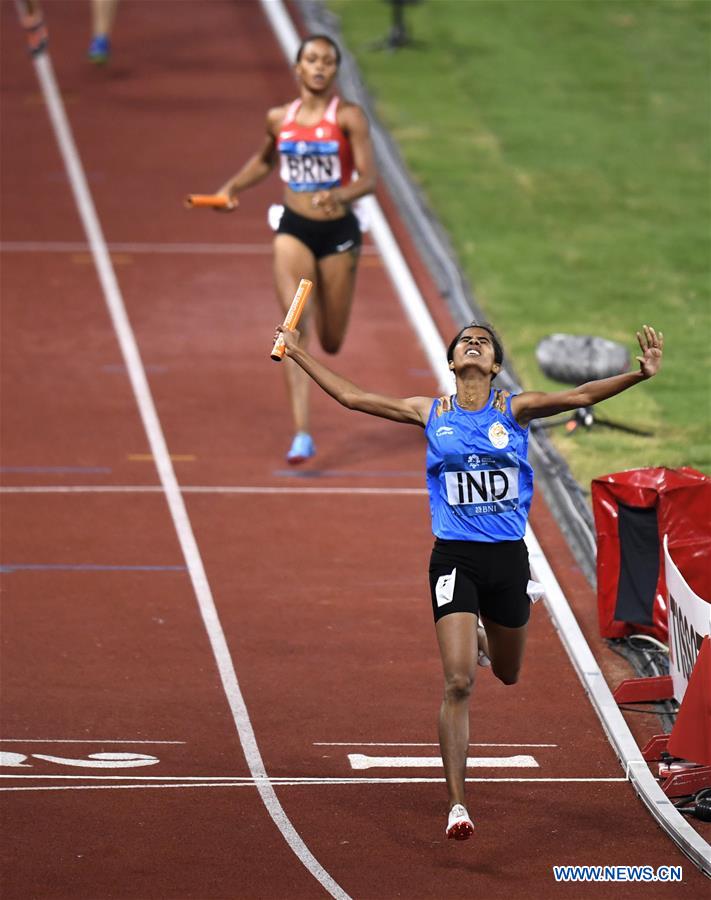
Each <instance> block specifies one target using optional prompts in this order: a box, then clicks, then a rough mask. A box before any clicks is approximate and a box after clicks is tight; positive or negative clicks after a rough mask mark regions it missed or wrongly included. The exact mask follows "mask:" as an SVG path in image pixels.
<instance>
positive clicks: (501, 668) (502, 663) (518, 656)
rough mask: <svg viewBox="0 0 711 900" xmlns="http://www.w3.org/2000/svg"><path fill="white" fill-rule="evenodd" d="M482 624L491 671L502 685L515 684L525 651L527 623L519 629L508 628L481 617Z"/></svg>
mask: <svg viewBox="0 0 711 900" xmlns="http://www.w3.org/2000/svg"><path fill="white" fill-rule="evenodd" d="M482 624H483V625H484V628H485V630H486V641H487V645H488V647H487V656H488V657H489V659H490V660H491V671H492V672H493V673H494V675H496V677H497V678H498V679H499V681H502V682H503V683H504V684H516V682H517V681H518V676H519V672H520V671H521V664H522V662H523V654H524V651H525V649H526V638H527V636H528V623H526V624H525V625H521V627H520V628H508V627H507V626H506V625H499V624H498V623H497V622H493V621H492V620H491V619H488V618H487V617H486V616H482Z"/></svg>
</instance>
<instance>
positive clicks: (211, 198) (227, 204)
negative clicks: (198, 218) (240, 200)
mask: <svg viewBox="0 0 711 900" xmlns="http://www.w3.org/2000/svg"><path fill="white" fill-rule="evenodd" d="M183 203H184V205H185V206H186V207H187V208H188V209H193V208H194V207H199V206H206V207H209V208H210V209H234V208H235V206H237V199H236V198H235V199H234V200H231V199H230V198H229V197H228V196H227V194H188V196H187V197H186V198H185V200H184V201H183Z"/></svg>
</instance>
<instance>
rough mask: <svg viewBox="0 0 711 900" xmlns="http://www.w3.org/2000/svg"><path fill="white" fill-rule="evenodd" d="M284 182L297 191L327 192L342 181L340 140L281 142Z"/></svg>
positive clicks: (280, 150)
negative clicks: (339, 152) (339, 153)
mask: <svg viewBox="0 0 711 900" xmlns="http://www.w3.org/2000/svg"><path fill="white" fill-rule="evenodd" d="M279 152H280V153H281V172H280V174H281V179H282V181H285V182H286V183H287V184H288V185H289V187H290V188H291V189H292V190H293V191H315V190H325V189H326V188H329V187H333V186H334V185H337V184H340V182H341V160H340V157H339V155H338V141H286V140H281V141H280V142H279Z"/></svg>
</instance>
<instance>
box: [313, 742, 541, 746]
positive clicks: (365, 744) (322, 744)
mask: <svg viewBox="0 0 711 900" xmlns="http://www.w3.org/2000/svg"><path fill="white" fill-rule="evenodd" d="M312 746H314V747H439V744H438V743H437V742H436V741H314V742H313V744H312ZM469 746H470V747H557V746H558V744H482V743H470V744H469Z"/></svg>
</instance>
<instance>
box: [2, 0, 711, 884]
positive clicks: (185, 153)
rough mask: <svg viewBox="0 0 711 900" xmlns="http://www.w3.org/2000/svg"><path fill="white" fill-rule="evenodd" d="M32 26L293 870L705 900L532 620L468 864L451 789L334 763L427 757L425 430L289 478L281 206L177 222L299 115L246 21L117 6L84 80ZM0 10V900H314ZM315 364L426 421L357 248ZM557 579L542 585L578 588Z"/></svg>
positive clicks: (324, 457)
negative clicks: (560, 869) (403, 399)
mask: <svg viewBox="0 0 711 900" xmlns="http://www.w3.org/2000/svg"><path fill="white" fill-rule="evenodd" d="M48 7H49V9H48V13H49V25H50V33H51V51H52V58H53V62H54V66H55V69H56V73H57V79H58V83H59V86H60V89H61V92H62V96H63V99H64V103H65V105H66V110H67V113H68V115H69V118H70V121H71V125H72V129H73V131H74V135H75V138H76V142H77V146H78V148H79V151H80V154H81V158H82V161H83V165H84V168H85V171H86V173H87V176H88V180H89V185H90V188H91V191H92V195H93V197H94V201H95V203H96V206H97V209H98V213H99V217H100V220H101V223H102V226H103V229H104V233H105V236H106V240H107V242H108V244H109V247H110V249H111V250H112V253H111V258H112V262H113V265H114V268H115V272H116V275H117V278H118V282H119V285H120V288H121V292H122V295H123V299H124V301H125V304H126V309H127V312H128V316H129V319H130V322H131V325H132V328H133V331H134V333H135V336H136V340H137V342H138V347H139V349H140V354H141V359H142V361H143V365H144V367H145V370H146V373H147V377H148V382H149V385H150V390H151V393H152V397H153V399H154V401H155V405H156V409H157V413H158V417H159V420H160V423H161V426H162V429H163V433H164V435H165V439H166V442H167V447H168V449H169V452H170V454H171V457H172V459H173V466H174V470H175V473H176V475H177V478H178V481H179V483H180V485H181V486H182V487H183V489H184V490H183V495H184V498H185V502H186V506H187V513H188V517H189V522H190V525H191V528H192V531H193V532H194V535H195V539H196V542H197V547H198V549H199V553H200V556H201V559H202V561H203V563H204V567H205V572H206V574H207V580H208V582H209V587H210V590H211V595H212V597H213V598H214V601H215V605H216V609H217V613H218V615H219V622H220V628H221V629H222V632H223V633H224V638H225V642H226V648H227V650H228V653H229V660H230V662H231V664H233V665H234V669H235V671H236V675H237V678H238V680H239V686H240V688H241V692H242V695H243V697H244V701H245V703H246V708H247V710H248V714H249V718H250V721H251V725H252V727H253V729H254V734H255V735H256V740H257V744H258V746H259V750H260V752H261V755H262V759H263V762H264V767H265V769H266V772H267V773H268V775H269V778H270V779H271V780H272V784H273V786H274V790H275V792H276V796H277V797H278V800H279V802H280V804H281V806H282V808H283V811H284V814H285V816H286V817H288V819H289V820H290V822H291V823H292V825H293V827H294V829H295V830H296V832H297V833H298V835H300V837H301V839H302V840H303V841H304V842H305V844H306V846H307V847H308V849H309V851H310V852H311V853H312V854H313V856H314V857H315V859H316V860H318V863H319V864H320V865H321V866H322V867H324V869H325V870H326V872H327V873H328V875H329V876H330V877H331V878H332V879H334V881H335V883H337V885H339V886H340V889H341V890H342V891H343V892H344V893H345V894H346V895H349V896H351V897H356V898H394V897H403V898H439V897H443V896H449V895H457V896H462V895H463V896H475V895H476V896H482V897H487V898H498V897H502V898H503V897H506V898H510V897H512V896H519V895H521V896H523V895H524V894H525V895H527V896H534V897H543V896H546V897H547V896H552V895H554V894H555V895H556V896H557V895H561V896H568V897H575V898H578V897H587V896H595V897H601V896H613V891H614V892H615V893H614V895H615V896H616V895H617V892H618V890H619V888H618V887H617V886H613V885H609V884H608V885H604V886H603V885H600V884H592V885H591V884H581V883H577V884H568V885H563V884H556V883H555V881H554V878H553V872H552V866H553V865H554V864H564V863H570V864H575V863H579V864H601V865H652V866H660V865H681V866H683V877H684V880H683V882H682V883H681V884H674V885H667V884H656V885H654V884H642V883H630V884H627V885H625V887H624V889H623V890H624V891H625V894H626V895H631V894H639V895H640V896H642V895H643V896H644V897H662V896H664V897H666V896H671V895H672V893H673V896H674V897H699V896H700V895H701V892H702V891H703V890H704V889H705V888H706V881H705V879H704V877H703V876H702V875H701V874H700V873H699V872H698V871H697V870H696V869H695V868H694V867H693V865H692V864H691V863H690V862H688V860H686V859H684V858H683V857H682V855H681V854H680V852H679V851H678V850H677V849H676V848H675V847H674V845H673V844H672V843H671V841H670V840H669V839H668V838H667V837H666V836H665V835H664V834H663V833H662V832H661V831H660V830H659V829H658V828H657V826H656V825H655V824H654V823H653V821H652V820H651V818H650V817H649V815H648V814H647V812H646V811H645V810H644V809H643V807H642V805H641V803H640V802H639V800H638V799H637V798H636V797H635V795H634V793H633V791H632V789H631V787H630V786H629V785H628V784H627V783H626V782H625V781H624V779H623V773H622V772H621V770H620V768H619V765H618V763H617V761H616V759H615V756H614V754H613V752H612V750H611V749H610V746H609V744H608V742H607V740H606V738H605V736H604V734H603V732H602V730H601V728H600V725H599V722H598V719H597V717H596V715H595V713H594V712H593V710H592V708H591V707H590V705H589V703H588V701H587V700H586V698H585V695H584V692H583V690H582V688H581V687H580V684H579V682H578V680H577V678H576V676H575V674H574V672H573V670H572V668H571V666H570V664H569V662H568V660H567V657H566V655H565V653H564V651H563V649H562V647H561V645H560V643H559V641H558V639H557V637H556V636H555V632H554V630H553V628H552V626H551V623H550V621H549V619H548V616H547V614H546V612H545V610H544V609H543V608H536V609H535V611H534V615H533V621H532V629H531V643H530V649H529V653H528V657H527V660H526V664H525V669H524V672H523V678H522V681H521V683H520V684H519V685H518V686H516V687H515V688H505V687H504V686H502V685H501V684H499V683H497V682H496V681H495V680H494V679H493V678H492V677H491V675H490V673H489V672H486V671H483V672H481V673H480V677H479V683H478V685H477V688H476V696H475V704H474V710H473V716H472V724H473V727H472V740H473V741H475V742H476V743H475V744H473V746H472V750H471V753H472V755H473V756H480V757H489V758H493V757H510V756H522V755H525V756H532V757H533V758H534V760H535V763H536V765H535V766H531V767H528V768H515V769H511V768H501V767H498V766H495V765H491V764H489V765H484V766H483V767H481V768H478V769H472V770H471V773H472V777H473V778H474V783H472V785H471V788H470V790H471V798H472V802H471V807H472V811H473V813H474V815H475V818H476V822H477V831H476V835H475V838H474V839H473V840H471V841H469V842H467V843H464V844H458V843H454V842H446V841H445V840H444V839H443V828H444V822H445V812H446V805H445V804H446V794H445V789H444V785H443V783H442V778H441V770H439V769H436V768H435V769H432V768H421V767H419V766H414V765H408V766H405V767H401V766H394V765H389V764H382V765H373V767H371V768H368V769H354V768H353V767H352V764H351V762H350V761H349V754H360V755H361V756H365V757H372V758H376V757H377V758H380V757H386V758H391V757H431V756H436V755H437V748H436V745H435V743H434V742H435V741H436V725H435V723H436V712H437V708H438V705H439V699H440V691H441V675H440V669H439V661H438V657H437V650H436V646H435V642H434V639H433V629H432V624H431V614H430V611H429V599H428V588H427V582H426V560H427V555H428V552H429V547H430V544H431V536H430V532H429V520H428V510H427V501H426V497H425V496H424V494H423V492H422V486H423V476H422V470H423V462H424V445H423V441H422V435H421V434H420V433H419V431H418V430H416V429H411V430H410V429H407V428H404V427H403V428H399V427H396V426H394V425H392V424H390V423H387V422H380V421H378V420H375V419H369V418H367V417H365V416H363V417H358V416H355V415H352V414H349V413H347V412H345V411H344V410H341V409H340V408H338V407H337V406H336V405H335V404H334V403H333V402H332V401H329V400H328V399H327V398H325V397H322V396H314V433H315V436H316V439H317V443H318V446H319V455H318V457H317V458H316V460H315V461H314V462H313V464H312V465H311V466H310V467H309V468H308V469H306V470H304V472H303V474H301V475H299V476H297V475H295V474H294V473H292V472H287V471H285V466H284V462H283V453H284V451H285V449H286V447H287V445H288V441H289V437H290V434H289V428H288V425H287V423H286V420H285V408H286V407H285V393H284V388H283V385H282V382H281V372H280V368H279V367H278V366H275V365H274V364H273V363H272V362H270V360H269V358H268V351H269V348H270V346H271V343H270V338H271V335H272V332H273V327H274V324H275V321H276V320H277V319H278V310H277V305H276V303H275V300H274V297H273V290H272V284H271V257H270V252H269V251H270V246H269V242H270V235H269V232H268V229H267V226H266V222H265V208H266V206H267V205H268V203H269V202H272V201H273V200H275V199H277V198H278V185H277V182H276V180H270V181H269V182H268V183H266V184H264V185H262V186H260V187H259V188H257V189H254V190H253V191H251V192H250V193H249V194H248V195H246V196H245V197H244V199H243V202H242V205H241V207H240V210H239V213H238V214H235V215H233V216H229V217H227V216H218V215H213V214H208V213H203V212H186V211H184V210H183V209H182V208H181V205H180V200H181V197H182V196H183V195H184V194H185V193H187V192H189V191H204V190H212V189H213V188H214V186H215V185H216V184H219V183H220V181H221V180H222V179H224V177H225V176H226V175H227V174H229V173H230V172H231V171H233V170H234V169H235V168H236V166H237V165H238V164H239V162H240V161H241V160H242V159H243V158H244V157H245V155H246V154H247V153H248V152H250V151H251V150H252V148H253V146H254V144H255V141H256V140H257V139H258V135H259V134H260V132H261V128H262V125H263V117H264V111H265V109H266V108H267V106H269V105H272V104H274V103H278V102H282V101H284V100H286V99H289V97H290V96H291V94H292V93H293V88H292V84H291V81H290V75H289V69H288V66H287V65H286V64H285V63H284V61H283V59H282V57H281V54H280V51H279V49H278V47H277V45H276V42H275V40H274V38H273V36H272V34H271V32H270V30H269V28H268V26H267V24H266V22H265V21H263V19H262V16H261V13H260V12H259V8H258V7H257V6H256V4H254V3H250V4H247V3H233V2H211V3H209V4H208V3H202V2H191V0H184V2H181V3H177V4H170V5H169V9H170V12H169V14H167V12H166V11H167V8H168V5H167V4H164V3H149V2H142V3H130V2H124V3H122V4H121V8H120V10H119V18H118V23H117V27H116V32H115V46H116V55H115V59H114V61H113V62H112V63H111V65H110V67H109V68H108V69H106V70H97V69H92V68H90V67H89V66H88V64H86V63H85V62H84V60H83V53H84V50H85V45H86V41H87V31H88V9H86V8H85V4H78V3H71V2H59V0H58V2H53V3H51V4H48ZM1 10H2V34H1V37H0V40H1V41H2V53H3V73H2V74H3V88H2V117H3V129H2V152H3V167H2V225H3V229H2V240H3V244H2V263H3V266H2V296H3V325H4V329H3V347H2V350H3V353H2V364H3V382H4V390H3V407H4V408H3V424H4V427H3V433H2V439H3V447H2V466H3V479H4V481H3V483H4V485H5V488H4V494H3V504H4V516H3V524H4V527H3V565H4V581H5V589H4V597H5V600H4V605H3V617H4V618H3V644H4V648H3V649H4V653H3V678H2V738H3V743H2V745H0V749H1V750H2V757H0V762H2V764H3V765H2V775H3V779H2V784H1V785H0V787H2V790H3V826H4V828H3V832H4V835H5V839H4V841H3V874H4V888H3V897H4V898H6V900H25V898H28V897H32V898H35V897H37V898H39V897H42V898H44V897H52V898H91V900H97V898H101V900H103V898H136V900H144V898H201V900H213V898H214V900H217V898H236V897H237V898H262V897H263V898H273V897H286V896H288V897H290V898H311V897H321V896H327V892H326V891H325V890H324V888H322V887H321V886H320V884H319V883H318V882H317V881H316V879H315V878H314V876H313V874H311V873H310V871H309V870H308V869H307V868H306V867H305V866H304V865H302V863H301V862H300V861H299V860H298V859H297V857H296V855H295V854H294V852H293V851H292V850H291V849H290V847H289V846H288V845H287V843H286V842H285V839H284V837H283V836H282V834H281V833H280V831H279V830H278V829H277V827H276V826H275V824H274V822H273V821H272V819H271V818H270V816H269V814H268V812H267V810H266V808H265V806H264V804H263V802H262V799H261V797H260V794H259V793H258V791H257V789H256V788H255V785H254V781H253V780H252V779H251V777H250V770H249V766H248V764H247V762H246V760H245V754H244V751H243V749H242V746H241V744H240V740H239V736H238V732H237V727H236V725H235V720H234V717H233V713H232V711H231V709H230V705H229V703H228V700H227V698H226V695H225V690H224V687H223V683H222V682H221V679H220V676H219V673H218V668H217V664H216V661H215V653H214V648H213V647H212V646H211V644H210V641H209V640H208V633H207V631H206V629H205V626H204V624H203V620H202V618H201V614H200V608H199V606H198V602H197V600H196V593H195V590H194V588H193V583H192V582H191V579H190V577H189V573H188V571H187V569H186V560H185V557H184V555H183V553H182V552H181V548H180V545H179V543H178V539H177V537H176V530H175V527H174V524H173V521H172V519H171V516H170V512H169V509H168V505H167V503H166V499H165V496H164V493H163V492H162V489H161V487H160V483H159V479H158V476H157V474H156V468H155V466H154V464H153V461H152V459H151V456H150V447H149V444H148V440H147V437H146V433H145V431H144V428H143V426H142V423H141V419H140V416H139V412H138V407H137V404H136V400H135V397H134V395H133V393H132V391H131V387H130V384H129V380H128V377H127V373H126V369H125V367H124V365H123V362H122V358H121V353H120V349H119V344H118V342H117V337H116V334H115V332H114V329H113V327H112V324H111V321H110V318H109V315H108V312H107V308H106V305H105V303H104V299H103V295H102V291H101V288H100V285H99V282H98V280H97V276H96V273H95V270H94V268H93V264H92V262H91V257H90V254H89V253H88V250H87V249H86V246H85V236H84V233H83V231H82V227H81V224H80V221H79V218H78V215H77V212H76V208H75V206H74V203H73V200H72V195H71V191H70V188H69V185H68V182H67V177H66V174H65V170H64V167H63V164H62V161H61V158H60V156H59V154H58V150H57V147H56V143H55V140H54V137H53V134H52V131H51V129H50V125H49V121H48V117H47V114H46V112H45V108H44V106H43V103H42V100H41V97H40V95H39V93H38V87H37V81H36V78H35V73H34V71H33V66H32V63H31V61H30V60H29V59H28V57H27V56H26V54H25V50H24V46H23V43H22V39H21V37H20V35H19V33H18V29H17V26H16V23H15V21H14V9H13V6H12V4H11V3H8V2H3V3H2V7H1ZM395 225H396V227H398V226H397V223H395ZM177 245H180V246H177ZM176 251H177V252H176ZM436 315H437V318H438V321H440V322H444V323H446V325H447V326H451V323H450V322H449V319H448V316H447V314H446V311H444V310H443V309H441V308H439V309H437V311H436ZM337 366H338V368H339V370H341V371H343V372H344V373H347V374H349V375H350V376H352V377H353V378H354V379H355V380H357V381H360V382H362V383H364V384H366V385H370V386H373V387H375V388H377V389H380V390H382V391H385V392H391V393H393V394H399V395H404V394H412V393H418V394H420V393H426V392H432V393H433V394H434V393H436V386H435V384H434V380H433V378H432V376H431V375H430V374H429V373H428V371H427V369H426V362H425V359H424V355H423V353H422V352H421V350H420V347H419V345H418V342H417V339H416V338H415V336H414V335H413V334H411V333H410V331H409V327H408V326H407V324H406V321H405V318H404V315H403V313H402V311H401V309H400V307H399V305H398V302H397V300H396V296H395V294H394V292H393V289H392V287H391V285H390V283H389V281H388V279H387V276H386V275H385V272H384V269H383V267H382V264H381V261H380V259H379V257H378V255H377V253H376V252H375V250H374V249H373V248H372V246H369V248H368V250H367V252H366V254H365V256H364V259H363V265H362V268H361V272H360V275H359V285H358V296H357V302H356V306H355V310H354V315H353V322H352V328H351V331H350V333H349V337H348V341H347V345H346V347H345V349H344V351H343V352H342V354H341V355H340V356H339V358H338V361H337ZM68 488H72V490H66V489H68ZM74 489H75V490H74ZM364 489H368V491H366V490H364ZM536 515H537V516H538V517H539V520H540V521H541V522H542V523H543V517H544V516H545V515H546V514H545V511H544V510H542V509H541V508H540V507H538V512H537V513H536ZM534 524H535V523H534ZM546 530H549V531H550V532H551V533H553V532H554V526H553V525H552V524H551V523H548V524H547V526H546V528H544V529H543V531H544V532H545V531H546ZM553 539H555V540H559V538H551V540H553ZM544 543H545V542H544ZM559 553H560V554H561V555H560V556H559V557H558V560H559V562H560V563H561V565H562V567H563V570H562V571H561V573H560V574H561V582H562V583H563V585H564V587H565V586H566V583H568V584H571V583H575V584H577V585H578V586H580V584H581V580H580V575H579V573H576V572H575V571H574V566H573V565H572V563H570V562H568V560H569V557H568V556H566V555H564V554H565V551H564V549H562V548H560V547H559ZM576 579H577V580H576ZM108 754H114V757H109V756H107V755H108ZM119 754H124V756H123V757H120V756H118V755H119ZM92 756H93V760H92V759H91V757H92ZM88 762H93V763H97V762H99V763H104V764H106V765H102V766H101V767H96V766H93V767H87V763H88ZM122 762H137V763H141V765H138V766H136V767H135V768H134V767H132V768H121V766H120V764H121V763H122ZM371 762H372V760H371ZM561 779H573V781H565V780H561ZM336 893H337V892H336Z"/></svg>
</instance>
